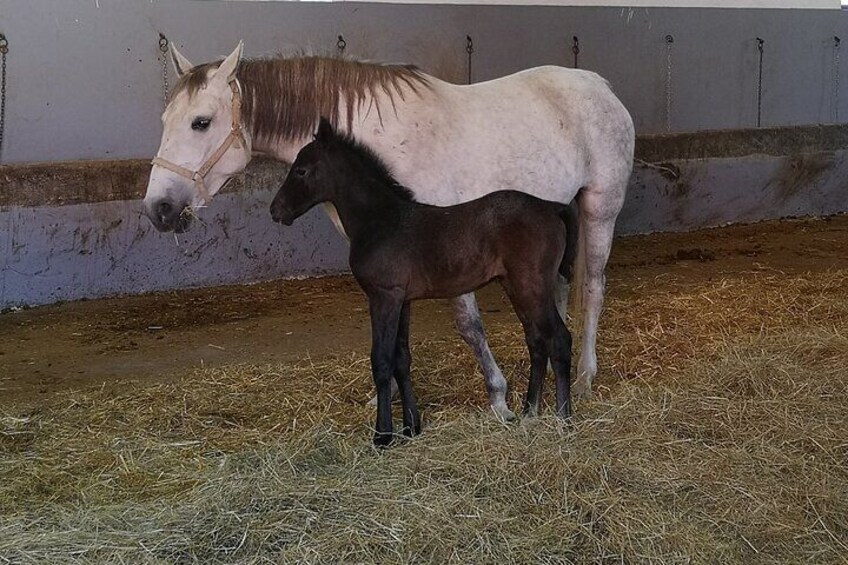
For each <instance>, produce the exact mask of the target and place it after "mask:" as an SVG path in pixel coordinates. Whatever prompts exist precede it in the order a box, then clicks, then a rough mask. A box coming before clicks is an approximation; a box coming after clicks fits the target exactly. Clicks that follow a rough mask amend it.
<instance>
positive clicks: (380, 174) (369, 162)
mask: <svg viewBox="0 0 848 565" xmlns="http://www.w3.org/2000/svg"><path fill="white" fill-rule="evenodd" d="M332 143H333V144H335V145H336V146H341V148H342V150H343V151H346V152H348V153H352V154H353V155H354V157H356V158H357V159H358V160H359V162H360V163H361V164H363V165H364V166H365V169H366V173H365V175H364V176H365V177H370V178H371V179H373V180H374V181H376V182H378V183H379V184H380V185H381V186H384V187H386V188H388V189H389V190H391V191H392V192H393V193H394V194H395V195H396V196H398V197H400V198H401V199H402V200H407V201H409V202H414V201H415V195H414V194H413V193H412V191H411V190H409V189H408V188H406V187H405V186H403V185H402V184H400V183H399V182H398V181H397V180H395V177H394V176H392V172H391V170H389V167H388V165H386V163H384V162H383V160H382V159H380V156H379V155H377V154H376V153H375V152H374V150H373V149H371V148H370V147H368V146H367V145H365V144H364V143H362V142H360V141H357V140H356V139H355V138H354V137H353V136H352V135H350V134H346V133H341V132H339V131H338V130H334V131H333V138H332Z"/></svg>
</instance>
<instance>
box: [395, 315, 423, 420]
mask: <svg viewBox="0 0 848 565" xmlns="http://www.w3.org/2000/svg"><path fill="white" fill-rule="evenodd" d="M411 364H412V354H411V353H410V352H409V302H407V303H406V304H404V305H403V310H401V313H400V322H399V323H398V334H397V341H396V345H395V378H394V382H396V383H397V387H398V388H399V389H400V397H401V401H402V402H403V433H404V435H406V436H414V435H418V434H420V433H421V416H420V415H419V413H418V404H417V403H416V402H415V393H414V392H413V390H412V381H411V380H410V378H409V369H410V365H411Z"/></svg>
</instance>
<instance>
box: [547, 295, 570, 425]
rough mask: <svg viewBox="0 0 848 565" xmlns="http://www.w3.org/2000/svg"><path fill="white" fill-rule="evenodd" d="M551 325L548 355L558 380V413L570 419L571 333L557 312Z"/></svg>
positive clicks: (554, 313) (553, 314) (552, 313)
mask: <svg viewBox="0 0 848 565" xmlns="http://www.w3.org/2000/svg"><path fill="white" fill-rule="evenodd" d="M550 325H551V329H552V331H551V335H550V338H549V340H548V353H549V355H550V359H551V368H552V369H553V371H554V379H555V380H556V412H557V415H558V416H561V417H563V418H568V417H569V416H571V333H570V332H569V331H568V328H566V327H565V322H563V320H562V318H561V317H560V315H559V313H558V312H556V311H551V316H550Z"/></svg>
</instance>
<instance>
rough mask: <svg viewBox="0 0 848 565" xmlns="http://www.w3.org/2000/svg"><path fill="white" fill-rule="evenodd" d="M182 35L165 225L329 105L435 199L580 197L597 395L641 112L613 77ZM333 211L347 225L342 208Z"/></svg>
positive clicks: (290, 141)
mask: <svg viewBox="0 0 848 565" xmlns="http://www.w3.org/2000/svg"><path fill="white" fill-rule="evenodd" d="M173 45H174V44H173V43H171V55H172V58H173V61H174V67H175V68H176V72H177V74H178V75H179V81H178V82H177V84H176V85H175V88H174V91H173V93H172V95H171V100H170V102H169V103H168V106H167V108H166V109H165V112H164V114H163V115H162V123H163V126H164V127H163V129H164V131H163V134H162V142H161V145H160V147H159V152H158V154H157V157H156V159H154V162H153V163H154V166H153V169H152V171H151V174H150V181H149V184H148V186H147V194H146V196H145V198H144V205H145V211H146V213H147V215H148V217H149V218H150V220H151V221H152V222H153V224H154V226H156V227H157V228H158V229H159V230H161V231H169V230H176V231H182V230H185V229H187V228H188V226H189V224H190V219H191V216H192V214H190V213H186V212H191V211H192V210H193V209H195V208H197V207H198V206H200V205H203V204H205V203H207V202H208V201H209V200H210V199H211V198H212V197H214V195H215V194H216V193H217V192H218V191H219V190H220V189H221V187H222V186H223V185H224V184H225V183H226V182H227V181H228V180H229V179H230V177H232V176H233V175H235V174H237V173H239V172H241V171H242V170H244V168H245V167H246V166H247V164H248V162H249V161H250V159H251V155H252V154H253V153H261V154H267V155H270V156H273V157H275V158H277V159H280V160H282V161H285V162H289V163H291V162H292V161H293V160H294V157H295V156H296V155H297V153H298V151H299V150H300V149H301V148H302V147H303V146H304V145H305V144H306V143H308V141H309V140H310V139H311V137H312V133H313V132H314V130H315V127H316V125H317V123H318V119H319V117H320V116H322V115H324V116H328V117H330V118H331V120H332V121H333V122H334V123H335V124H338V125H339V126H340V127H341V128H342V129H347V131H349V132H350V133H351V134H353V135H354V136H355V137H356V138H357V139H358V140H360V141H362V142H363V143H365V144H366V145H368V146H369V147H371V148H372V149H373V150H374V151H375V152H376V153H377V154H378V155H379V156H380V158H381V159H383V160H384V162H385V163H387V164H388V166H389V167H390V169H391V170H392V171H393V173H394V176H395V178H397V179H398V181H399V182H400V183H401V184H403V185H404V186H407V187H409V188H410V189H411V190H412V191H413V192H414V194H415V198H416V199H417V200H419V201H421V202H424V203H428V204H434V205H452V204H459V203H461V202H465V201H468V200H472V199H475V198H478V197H480V196H483V195H484V194H487V193H489V192H492V191H495V190H503V189H513V190H520V191H524V192H528V193H530V194H532V195H534V196H537V197H540V198H543V199H546V200H553V201H557V202H562V203H569V202H571V201H572V200H573V199H575V198H576V202H577V205H578V209H579V233H580V237H579V241H578V250H577V258H576V266H575V283H576V284H577V285H578V286H577V290H578V292H577V293H576V294H575V303H576V305H577V306H578V307H582V309H583V312H582V318H583V335H582V348H581V352H580V360H579V362H578V366H577V373H578V374H577V378H576V380H575V383H574V385H573V390H574V391H575V394H576V396H577V397H582V398H585V397H588V396H590V395H591V384H592V379H593V378H594V377H595V374H596V373H597V357H596V353H595V343H596V336H597V331H598V318H599V316H600V312H601V307H602V305H603V292H604V269H605V267H606V263H607V259H608V257H609V252H610V247H611V245H612V239H613V228H614V225H615V220H616V217H617V216H618V213H619V211H620V210H621V207H622V204H623V203H624V196H625V190H626V187H627V182H628V179H629V177H630V172H631V169H632V164H633V149H634V144H635V136H634V129H633V121H632V119H631V117H630V114H629V113H628V112H627V110H626V109H625V107H624V105H623V104H622V103H621V102H620V101H619V100H618V98H617V97H616V96H615V95H614V94H613V92H612V90H611V89H610V87H609V84H608V83H607V82H606V81H605V80H604V79H602V78H601V77H600V76H598V75H597V74H595V73H592V72H589V71H582V70H575V69H567V68H560V67H554V66H546V67H538V68H534V69H529V70H526V71H522V72H519V73H516V74H514V75H510V76H506V77H503V78H499V79H495V80H491V81H488V82H482V83H478V84H473V85H469V86H464V85H463V86H460V85H455V84H450V83H447V82H444V81H441V80H439V79H437V78H435V77H432V76H429V75H426V74H424V73H423V72H421V71H419V70H418V69H416V68H414V67H411V66H402V65H381V64H370V63H364V62H357V61H347V60H340V59H334V58H322V57H296V58H282V57H278V58H271V59H258V60H251V59H245V60H242V43H241V42H240V43H239V45H238V46H237V47H236V49H235V50H234V51H233V52H232V53H231V54H230V55H229V56H227V57H226V59H224V60H223V61H220V62H215V63H207V64H203V65H199V66H194V65H192V64H191V63H190V62H189V61H188V60H187V59H186V58H185V57H184V56H183V55H182V54H180V53H179V51H177V49H176V48H175V47H173ZM328 214H329V215H330V217H331V219H333V221H334V222H335V223H336V226H337V227H339V228H340V227H341V226H340V223H339V222H338V218H337V216H335V214H334V211H333V210H332V209H328ZM567 284H568V283H567V281H566V280H565V279H563V280H562V281H561V285H560V286H561V288H560V292H559V296H560V310H561V312H562V313H563V319H565V316H564V312H565V302H566V300H567V295H568V286H567ZM581 285H582V292H580V290H581ZM581 303H582V304H581ZM453 309H454V315H455V318H456V323H457V327H458V330H459V332H460V334H461V335H462V337H463V339H464V340H465V341H466V342H467V343H468V344H469V345H470V346H471V347H472V348H473V350H474V353H475V355H476V357H477V359H478V362H479V363H480V367H481V369H482V372H483V375H484V378H485V381H486V388H487V391H488V394H489V401H490V404H491V406H492V408H493V410H494V411H495V413H496V414H497V415H498V416H499V417H501V418H503V419H512V418H513V417H514V415H513V413H512V412H511V411H510V410H509V409H508V408H507V405H506V398H505V396H506V380H505V379H504V377H503V374H502V373H501V370H500V369H499V367H498V365H497V363H496V362H495V360H494V358H493V356H492V353H491V351H490V350H489V346H488V343H487V342H486V337H485V333H484V331H483V326H482V323H481V321H480V314H479V310H478V308H477V303H476V300H475V297H474V295H473V294H468V295H464V296H461V297H459V298H457V299H455V300H454V301H453Z"/></svg>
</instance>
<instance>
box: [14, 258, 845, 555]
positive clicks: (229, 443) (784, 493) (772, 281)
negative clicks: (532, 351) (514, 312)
mask: <svg viewBox="0 0 848 565" xmlns="http://www.w3.org/2000/svg"><path fill="white" fill-rule="evenodd" d="M846 285H848V272H845V271H832V272H825V273H817V274H815V275H792V276H788V275H782V274H779V273H748V274H742V275H739V276H736V277H729V278H726V279H724V280H720V281H715V282H711V283H702V284H697V285H690V286H688V287H681V288H678V289H676V290H675V291H674V292H671V291H669V292H663V293H654V294H651V293H650V292H649V290H650V289H649V288H648V285H646V287H645V288H644V289H640V288H637V287H634V289H633V292H632V293H631V294H630V295H631V296H632V297H636V298H619V299H615V300H611V301H610V302H609V303H608V307H607V310H606V313H605V318H604V328H603V330H604V333H603V339H602V341H601V345H602V347H601V350H600V352H599V357H600V359H601V362H602V363H603V365H602V367H601V372H602V377H601V378H600V380H599V383H598V384H597V386H596V391H598V393H599V394H598V398H597V399H596V400H594V401H591V402H587V403H582V404H579V405H578V406H577V407H576V412H575V417H574V419H573V422H572V424H571V425H564V424H563V423H562V422H561V421H558V420H556V419H554V418H551V417H549V416H546V417H542V418H538V419H535V420H524V421H521V422H519V423H515V424H511V425H504V424H501V423H498V422H496V421H495V420H494V419H493V418H492V417H491V416H490V415H489V414H488V413H487V412H486V411H485V399H484V394H483V391H482V380H481V378H480V377H479V375H478V374H477V373H476V368H475V365H474V362H473V360H472V359H471V358H470V356H469V355H468V354H467V352H466V351H465V349H464V347H463V346H462V345H461V344H459V343H458V342H457V340H455V339H454V338H453V337H452V336H451V337H446V338H445V340H443V341H428V342H423V343H421V342H419V343H417V344H416V346H415V350H414V352H413V355H414V359H415V360H414V365H413V371H414V380H415V383H416V389H417V392H418V395H419V398H420V400H421V402H422V405H423V407H424V413H425V418H426V421H427V427H426V430H425V433H424V434H423V435H422V436H421V437H419V438H417V439H415V440H413V441H411V442H407V443H406V444H404V445H400V446H398V447H396V448H394V449H391V450H389V451H387V452H385V453H379V452H377V451H375V450H374V449H372V448H371V446H370V445H369V443H368V438H369V433H368V430H369V427H370V424H371V421H372V418H373V409H372V408H371V407H369V406H366V405H365V404H364V401H365V400H366V399H367V398H368V397H369V395H370V393H371V386H370V383H369V369H368V360H367V353H366V352H357V353H356V354H351V355H346V356H341V357H338V358H333V359H320V360H319V359H313V360H309V359H307V360H304V361H303V362H301V363H298V364H296V365H278V366H232V367H226V368H223V369H210V370H204V371H198V372H197V373H196V374H194V375H192V376H191V377H190V378H188V379H185V380H183V381H180V382H176V383H169V384H158V385H154V386H147V387H144V388H137V389H128V390H126V391H125V392H122V393H116V392H114V391H107V390H94V391H80V392H76V393H72V394H63V395H61V396H59V397H56V398H54V399H52V400H50V401H49V402H48V403H46V404H45V405H44V406H42V407H41V408H39V409H37V410H31V411H9V410H6V411H5V412H2V413H0V562H44V563H63V562H68V563H71V562H115V563H119V562H162V563H173V562H190V561H197V562H202V563H210V562H236V561H237V562H240V563H254V562H255V563H258V562H291V561H295V560H298V561H314V562H342V561H345V562H421V561H429V562H444V561H454V562H568V561H572V562H598V561H621V560H624V561H628V562H643V561H657V562H687V561H694V562H713V563H715V562H721V563H729V562H737V563H751V562H761V563H774V562H801V561H803V562H816V563H824V562H840V561H841V562H844V561H845V556H846V555H848V465H847V464H848V300H846V288H848V286H846ZM491 337H492V344H493V348H494V350H495V354H496V356H497V357H498V358H499V360H502V361H503V367H504V370H505V372H506V373H507V376H508V379H509V381H510V384H511V388H512V391H513V392H512V398H511V401H512V403H513V406H516V407H517V406H518V405H520V393H522V392H523V391H524V388H525V383H526V370H527V366H526V365H527V363H526V360H525V357H526V355H525V352H524V348H523V343H522V340H521V337H520V334H519V333H518V331H517V328H508V329H503V330H502V331H498V332H493V333H492V336H491Z"/></svg>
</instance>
